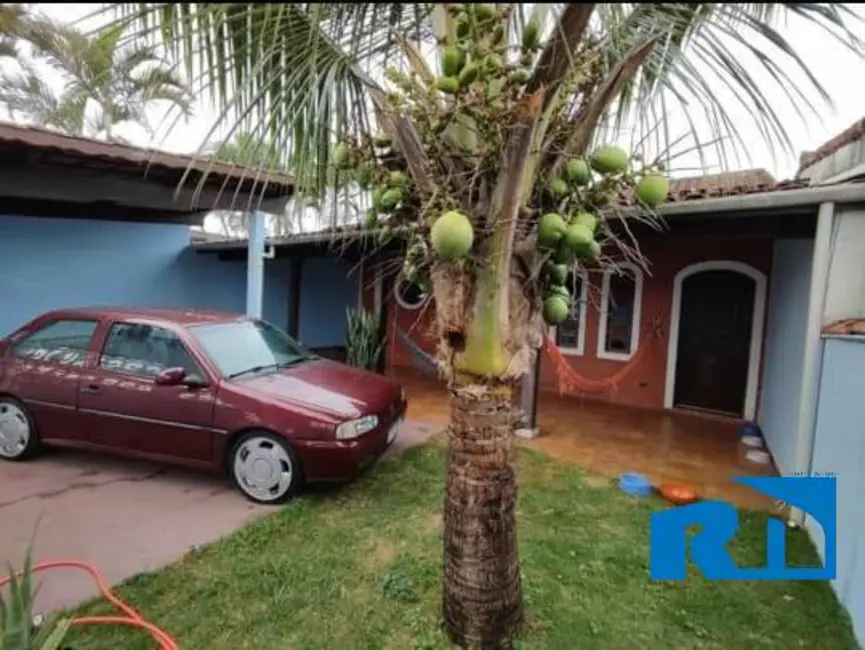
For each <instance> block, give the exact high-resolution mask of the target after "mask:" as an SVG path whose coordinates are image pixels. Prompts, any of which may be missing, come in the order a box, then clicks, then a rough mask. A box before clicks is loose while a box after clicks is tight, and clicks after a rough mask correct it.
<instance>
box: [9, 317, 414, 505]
mask: <svg viewBox="0 0 865 650" xmlns="http://www.w3.org/2000/svg"><path fill="white" fill-rule="evenodd" d="M405 409H406V399H405V393H404V392H403V390H402V389H401V388H400V386H399V385H398V384H396V383H394V382H392V381H390V380H388V379H386V378H384V377H381V376H380V375H376V374H373V373H370V372H366V371H363V370H358V369H356V368H352V367H349V366H346V365H343V364H340V363H336V362H333V361H328V360H325V359H322V358H319V357H317V356H316V355H314V354H312V353H311V352H309V351H307V350H305V349H304V348H303V347H302V346H301V345H299V344H298V343H296V342H295V341H293V340H292V339H291V338H289V337H288V336H287V335H285V334H283V333H282V332H280V331H279V330H278V329H276V328H274V327H273V326H272V325H269V324H268V323H266V322H264V321H261V320H257V319H252V318H248V317H246V316H240V315H236V314H225V313H216V312H200V311H179V310H177V311H175V310H154V309H113V308H105V309H95V308H90V309H64V310H60V311H54V312H50V313H48V314H45V315H43V316H41V317H39V318H37V319H35V320H33V321H32V322H30V323H28V324H27V325H24V326H23V327H21V328H20V329H18V330H17V331H16V332H15V333H13V334H12V335H11V336H9V337H8V338H6V339H4V340H2V341H0V459H4V460H23V459H25V458H29V457H31V456H33V454H35V453H36V451H37V450H38V449H39V446H40V444H42V443H46V444H53V445H62V446H68V447H78V448H83V449H92V450H96V451H105V452H111V453H115V454H120V455H124V456H131V457H136V458H142V459H147V460H153V461H164V462H171V463H176V464H181V465H187V466H191V467H199V468H207V469H213V470H219V471H227V472H228V473H229V475H230V476H231V477H232V478H233V480H234V482H235V483H236V485H237V487H238V488H240V491H241V492H243V494H244V495H246V496H247V497H248V498H249V499H251V500H253V501H256V502H258V503H279V502H282V501H285V500H286V499H287V498H289V497H290V496H291V495H292V493H293V492H294V491H295V490H296V489H297V487H298V486H299V485H300V483H301V482H302V481H339V480H346V479H349V478H351V477H352V476H354V475H355V474H356V473H357V472H358V471H359V470H360V469H362V468H363V467H365V466H367V465H369V464H370V463H371V462H373V461H374V460H375V459H376V458H377V457H378V456H380V455H381V454H382V453H383V452H384V450H385V449H387V447H388V446H389V445H390V444H391V443H392V442H393V440H394V438H395V437H396V435H397V432H398V430H399V427H400V424H401V423H402V420H403V417H404V415H405Z"/></svg>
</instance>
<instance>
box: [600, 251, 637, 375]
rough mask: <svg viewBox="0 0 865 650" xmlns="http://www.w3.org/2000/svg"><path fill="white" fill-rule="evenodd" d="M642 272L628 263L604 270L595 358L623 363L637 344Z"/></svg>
mask: <svg viewBox="0 0 865 650" xmlns="http://www.w3.org/2000/svg"><path fill="white" fill-rule="evenodd" d="M642 301H643V273H642V272H641V271H640V269H639V268H637V267H636V266H634V265H633V264H630V263H625V264H619V265H618V266H617V268H608V269H607V270H606V271H604V280H603V284H602V286H601V313H600V322H599V326H598V358H599V359H613V360H616V361H627V360H628V359H630V358H631V357H632V356H634V354H635V353H636V351H637V347H638V346H639V344H640V305H641V303H642Z"/></svg>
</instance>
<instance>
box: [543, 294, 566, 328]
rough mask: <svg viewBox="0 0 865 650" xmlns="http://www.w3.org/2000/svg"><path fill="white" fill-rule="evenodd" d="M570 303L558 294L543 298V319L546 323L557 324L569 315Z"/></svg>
mask: <svg viewBox="0 0 865 650" xmlns="http://www.w3.org/2000/svg"><path fill="white" fill-rule="evenodd" d="M570 311H571V309H570V305H568V303H567V301H566V300H565V299H564V298H563V297H562V296H560V295H552V296H550V297H549V298H547V299H546V300H544V311H543V316H544V321H545V322H546V323H547V325H559V324H561V323H563V322H565V320H567V318H568V316H569V315H570Z"/></svg>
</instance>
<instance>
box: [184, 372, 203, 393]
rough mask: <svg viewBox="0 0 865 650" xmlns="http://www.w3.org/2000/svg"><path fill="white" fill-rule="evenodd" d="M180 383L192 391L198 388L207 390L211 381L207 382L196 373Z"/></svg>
mask: <svg viewBox="0 0 865 650" xmlns="http://www.w3.org/2000/svg"><path fill="white" fill-rule="evenodd" d="M180 383H181V384H183V385H184V386H186V387H187V388H189V389H191V390H196V389H198V388H207V387H208V386H210V382H209V381H207V380H206V379H205V378H204V377H202V376H201V375H196V374H194V373H193V374H191V375H186V377H184V378H183V381H181V382H180Z"/></svg>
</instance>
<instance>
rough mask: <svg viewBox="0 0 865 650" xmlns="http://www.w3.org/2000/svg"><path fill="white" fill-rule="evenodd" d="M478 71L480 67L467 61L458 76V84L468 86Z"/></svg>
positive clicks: (476, 76) (475, 77)
mask: <svg viewBox="0 0 865 650" xmlns="http://www.w3.org/2000/svg"><path fill="white" fill-rule="evenodd" d="M479 73H480V68H479V67H478V65H477V64H476V63H469V64H468V65H467V66H466V67H464V68H463V69H462V72H460V76H459V85H460V86H468V85H469V84H470V83H472V82H473V81H474V80H475V79H477V78H478V74H479Z"/></svg>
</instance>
